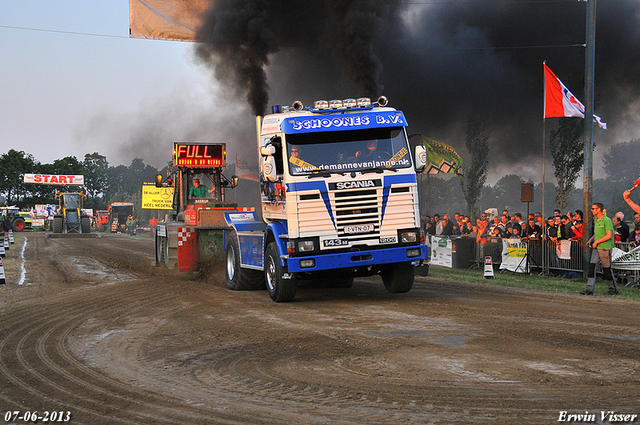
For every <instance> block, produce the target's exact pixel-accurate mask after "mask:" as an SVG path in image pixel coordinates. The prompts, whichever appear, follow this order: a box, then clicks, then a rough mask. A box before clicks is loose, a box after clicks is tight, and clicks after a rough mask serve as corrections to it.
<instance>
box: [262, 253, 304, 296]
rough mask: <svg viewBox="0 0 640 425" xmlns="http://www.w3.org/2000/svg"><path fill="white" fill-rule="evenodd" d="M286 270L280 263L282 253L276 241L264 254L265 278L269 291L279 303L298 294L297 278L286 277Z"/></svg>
mask: <svg viewBox="0 0 640 425" xmlns="http://www.w3.org/2000/svg"><path fill="white" fill-rule="evenodd" d="M283 275H284V270H283V268H282V266H281V265H280V255H278V247H277V246H276V243H275V242H271V243H270V244H269V245H267V251H266V252H265V255H264V280H265V282H266V284H267V292H269V296H270V297H271V299H272V300H273V301H275V302H277V303H279V302H287V301H291V300H292V299H293V298H294V297H295V296H296V289H297V283H298V282H297V279H296V277H295V276H291V277H290V278H289V279H284V278H283Z"/></svg>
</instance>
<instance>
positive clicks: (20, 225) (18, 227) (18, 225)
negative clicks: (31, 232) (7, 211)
mask: <svg viewBox="0 0 640 425" xmlns="http://www.w3.org/2000/svg"><path fill="white" fill-rule="evenodd" d="M11 228H12V229H13V231H14V232H22V231H23V230H24V220H23V219H22V218H16V219H15V220H13V223H11Z"/></svg>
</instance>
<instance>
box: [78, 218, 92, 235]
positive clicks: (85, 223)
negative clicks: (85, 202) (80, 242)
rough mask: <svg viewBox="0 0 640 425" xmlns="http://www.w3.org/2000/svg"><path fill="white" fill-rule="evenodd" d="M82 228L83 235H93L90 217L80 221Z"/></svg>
mask: <svg viewBox="0 0 640 425" xmlns="http://www.w3.org/2000/svg"><path fill="white" fill-rule="evenodd" d="M80 226H81V228H82V233H91V219H90V218H89V217H82V218H81V219H80Z"/></svg>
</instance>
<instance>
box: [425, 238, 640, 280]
mask: <svg viewBox="0 0 640 425" xmlns="http://www.w3.org/2000/svg"><path fill="white" fill-rule="evenodd" d="M615 245H616V248H614V249H613V250H612V268H613V270H614V272H615V273H616V276H617V277H618V278H619V279H620V281H621V282H619V283H622V284H624V285H626V286H640V247H636V246H635V244H629V243H621V242H617V243H616V244H615ZM429 246H430V247H431V264H436V265H442V266H445V267H453V268H481V267H483V264H484V261H485V258H486V257H491V261H492V264H493V265H494V266H497V267H499V268H500V269H501V270H506V271H511V272H519V273H526V272H533V273H544V274H554V275H563V276H566V277H579V276H581V275H582V273H583V270H584V250H583V246H582V241H572V240H563V241H559V242H554V241H549V240H541V239H517V238H512V239H503V238H487V239H486V243H484V244H480V243H477V242H476V241H475V239H474V238H470V237H464V236H462V237H452V238H446V237H435V236H430V238H429Z"/></svg>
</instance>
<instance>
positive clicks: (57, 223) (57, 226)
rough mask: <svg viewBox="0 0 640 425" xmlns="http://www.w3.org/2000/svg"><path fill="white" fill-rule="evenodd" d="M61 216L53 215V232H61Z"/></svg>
mask: <svg viewBox="0 0 640 425" xmlns="http://www.w3.org/2000/svg"><path fill="white" fill-rule="evenodd" d="M62 227H63V222H62V217H53V233H62V230H63V229H62Z"/></svg>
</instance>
